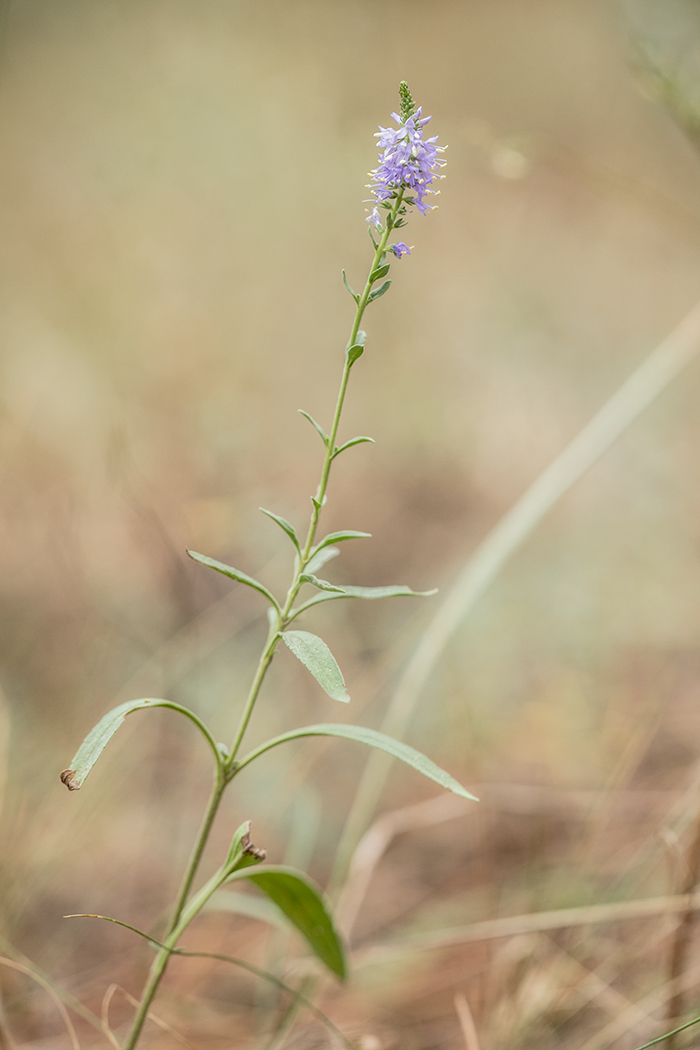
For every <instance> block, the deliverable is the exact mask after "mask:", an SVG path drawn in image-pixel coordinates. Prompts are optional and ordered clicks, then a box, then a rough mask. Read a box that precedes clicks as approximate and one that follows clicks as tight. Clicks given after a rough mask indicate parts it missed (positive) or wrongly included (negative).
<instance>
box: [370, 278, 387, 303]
mask: <svg viewBox="0 0 700 1050" xmlns="http://www.w3.org/2000/svg"><path fill="white" fill-rule="evenodd" d="M390 287H391V281H385V282H384V284H380V285H379V287H378V288H375V290H374V291H373V292H370V293H369V296H368V297H367V302H368V303H373V302H374V300H375V299H379V298H380V297H381V296H382V295H384V294H385V293H386V292H388V291H389V289H390Z"/></svg>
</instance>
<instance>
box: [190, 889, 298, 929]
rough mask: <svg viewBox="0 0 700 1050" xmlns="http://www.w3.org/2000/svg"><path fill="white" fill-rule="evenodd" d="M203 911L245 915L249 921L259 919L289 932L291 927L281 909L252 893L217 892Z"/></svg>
mask: <svg viewBox="0 0 700 1050" xmlns="http://www.w3.org/2000/svg"><path fill="white" fill-rule="evenodd" d="M203 911H227V912H231V913H232V914H233V915H245V916H246V917H247V918H249V919H259V920H260V922H266V923H268V924H269V925H271V926H279V927H280V928H281V929H283V930H288V929H289V925H288V923H287V920H286V919H285V918H284V916H283V915H281V914H280V911H279V908H275V906H274V905H273V904H272V903H271V901H269V900H266V899H265V898H264V897H257V896H254V895H253V894H252V893H236V892H235V891H233V890H217V891H216V893H214V894H213V895H212V897H210V899H209V900H208V901H207V903H206V904H205V905H204V908H203Z"/></svg>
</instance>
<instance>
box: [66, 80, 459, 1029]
mask: <svg viewBox="0 0 700 1050" xmlns="http://www.w3.org/2000/svg"><path fill="white" fill-rule="evenodd" d="M399 94H400V98H401V106H400V110H401V112H400V114H397V113H394V114H393V118H394V120H395V122H396V124H397V127H396V128H382V127H381V126H380V130H379V133H378V135H377V138H378V140H379V141H378V145H379V148H380V156H379V164H378V166H377V167H376V168H375V169H374V170H373V171H372V172H371V177H372V179H373V182H372V184H371V186H370V189H371V192H372V194H373V202H374V204H373V208H372V211H371V214H370V216H369V219H368V221H369V224H370V225H369V235H370V238H371V241H372V245H373V258H372V262H371V265H370V267H369V272H368V275H367V278H366V281H365V284H364V287H363V290H362V292H360V293H358V292H355V291H354V290H353V289H352V288H351V286H350V284H349V283H348V281H347V278H346V276H345V273H344V272H343V281H344V283H345V286H346V288H347V289H348V291H349V292H350V294H351V296H352V298H353V300H354V302H355V317H354V320H353V323H352V327H351V330H350V338H349V339H348V342H347V345H346V348H345V355H344V365H343V373H342V378H341V382H340V389H339V392H338V398H337V401H336V406H335V411H334V414H333V419H332V423H331V427H330V431H329V432H328V433H327V432H326V431H325V430H324V428H323V427H322V426H321V425H320V424H319V423H317V422H316V420H314V419H313V418H312V417H311V416H310V415H309V414H308V412H305V411H303V410H301V411H302V415H303V416H304V417H305V418H306V419H308V421H309V422H310V423H311V424H312V426H313V427H314V428H315V430H316V431H317V433H318V434H319V436H320V438H321V441H322V442H323V448H324V458H323V466H322V469H321V479H320V481H319V485H318V489H317V490H316V493H315V495H314V496H312V497H311V517H310V520H309V524H308V527H307V531H306V536H305V538H303V539H302V538H300V536H299V535H298V534H297V531H296V528H295V527H294V525H293V524H291V523H290V522H289V521H287V520H286V519H285V518H283V517H281V516H280V515H279V514H276V513H274V512H273V511H270V510H265V509H263V508H260V509H261V510H262V512H263V513H264V514H265V515H266V516H267V517H268V518H270V519H271V520H272V521H273V522H274V523H275V524H276V525H278V526H279V528H280V529H281V530H282V532H283V533H284V534H285V536H286V537H287V539H288V540H289V542H290V543H291V545H292V550H291V551H290V553H291V554H292V556H293V568H292V574H291V582H290V584H289V588H288V590H287V593H286V595H284V596H283V597H278V596H276V595H274V594H273V593H272V592H271V591H270V590H268V588H267V587H266V586H265V585H264V584H263V583H261V582H260V581H259V580H256V579H254V578H253V577H252V576H249V575H248V574H247V573H245V572H242V571H241V570H240V569H236V568H233V566H230V565H226V564H225V563H224V562H220V561H217V560H215V559H213V558H209V557H207V556H205V555H203V554H198V553H196V552H195V551H188V554H189V555H190V557H191V558H193V559H194V560H195V561H197V562H199V563H200V564H202V565H204V566H206V567H207V568H209V569H213V570H214V571H215V572H219V573H221V574H223V575H224V576H227V577H228V578H230V579H232V580H234V581H236V582H237V583H239V584H243V585H244V586H246V587H249V588H251V589H252V590H254V591H256V592H257V593H258V595H259V596H262V598H264V599H265V601H266V602H267V605H268V609H267V614H268V624H269V627H268V633H267V639H266V641H265V644H264V646H263V649H262V652H261V654H260V659H259V661H258V666H257V669H256V671H255V674H254V676H253V681H252V683H251V685H250V687H249V690H248V693H247V697H246V699H245V700H244V702H243V704H242V707H241V714H240V719H239V723H238V728H237V730H236V733H235V736H234V738H233V741H232V743H231V745H230V747H226V746H225V745H224V744H219V743H217V742H216V736H215V734H214V733H212V732H211V731H210V729H209V728H208V727H207V726H206V725H205V724H204V722H203V721H202V720H201V719H200V718H199V716H198V715H197V714H196V713H195V712H194V711H191V710H190V709H189V708H187V707H183V706H182V705H180V704H176V703H173V702H172V701H170V700H162V699H154V698H150V697H149V698H145V699H144V698H142V699H138V700H132V701H127V702H126V703H123V704H120V705H119V706H118V707H116V708H114V709H113V710H112V711H109V712H108V713H107V714H106V715H105V716H104V717H103V718H102V719H101V721H100V722H99V723H98V724H97V725H96V726H95V728H94V729H93V730H92V731H91V732H90V733H89V734H88V736H87V737H86V738H85V740H84V741H83V743H82V745H81V747H80V748H79V750H78V752H77V754H76V755H75V757H74V759H73V761H72V762H71V765H70V767H69V768H68V769H66V770H64V771H63V773H62V774H61V780H62V781H63V783H64V784H65V785H66V786H67V787H68V788H69V789H70V790H71V791H76V790H78V789H79V788H80V787H81V786H82V785H83V784H84V782H85V780H86V778H87V776H88V775H89V773H90V771H91V769H92V767H93V766H94V764H95V762H96V761H97V759H98V758H99V757H100V755H101V754H102V752H103V751H104V749H105V747H106V746H107V744H108V743H109V741H110V739H111V738H112V736H113V735H114V734H115V733H116V731H117V730H118V728H119V726H120V725H121V724H122V723H123V721H124V719H125V718H126V717H127V716H128V715H130V714H132V713H133V712H134V711H138V710H145V709H147V708H149V707H163V708H166V709H169V710H172V711H176V712H178V713H179V714H181V715H184V716H185V717H186V718H188V719H189V721H190V722H191V723H192V724H193V725H195V726H196V727H197V729H199V731H200V733H201V734H202V735H203V736H204V738H205V740H206V741H207V744H208V745H209V748H210V751H211V754H212V756H213V760H214V784H213V788H212V793H211V797H210V800H209V804H208V807H207V810H206V813H205V815H204V818H203V821H202V826H201V828H200V832H199V835H198V838H197V840H196V842H195V843H194V846H193V848H192V853H191V855H190V860H189V863H188V865H187V869H186V871H185V874H184V877H183V880H182V884H181V887H180V891H179V893H178V897H177V900H176V901H175V903H174V905H173V908H172V914H171V918H170V922H169V925H168V927H167V930H166V932H165V934H164V935H163V937H162V939H161V940H158V941H155V940H154V939H153V938H152V937H150V936H149V934H142V936H144V937H146V939H147V940H149V941H150V943H151V945H152V946H155V947H156V948H157V952H156V956H155V959H154V961H153V963H152V965H151V969H150V972H149V975H148V979H147V981H146V984H145V986H144V989H143V992H142V995H141V1001H140V1004H139V1007H138V1010H137V1013H136V1016H135V1018H134V1022H133V1026H132V1029H131V1032H130V1035H129V1037H128V1039H127V1041H126V1043H125V1050H134V1047H135V1046H136V1044H137V1043H138V1041H139V1038H140V1035H141V1031H142V1029H143V1025H144V1022H145V1020H146V1018H147V1016H148V1011H149V1009H150V1005H151V1003H152V1001H153V999H154V997H155V995H156V992H157V990H158V986H159V984H160V982H161V980H162V978H163V975H164V973H165V970H166V968H167V966H168V963H169V962H170V959H171V957H172V956H173V955H177V954H179V952H180V949H179V948H178V944H179V941H180V938H181V936H182V934H183V933H184V931H185V930H186V929H187V927H188V926H189V924H190V923H191V922H192V921H193V919H194V918H195V917H196V916H197V915H198V914H199V912H200V911H201V910H202V908H203V907H204V906H205V905H206V904H207V902H208V901H209V900H210V898H211V897H212V896H213V894H214V893H215V892H217V891H218V890H219V889H220V887H222V886H223V885H224V884H225V883H229V882H234V881H240V880H241V879H247V880H250V881H251V882H252V883H253V884H254V885H255V886H256V887H257V888H258V889H259V890H261V891H262V892H263V893H264V894H266V895H267V897H268V898H269V899H270V900H271V901H272V902H273V903H274V904H275V905H277V907H278V908H279V909H281V911H282V912H283V914H284V915H285V916H286V918H287V920H288V921H289V922H290V923H291V924H292V925H293V926H295V927H296V928H297V930H298V931H299V932H300V933H301V934H302V936H303V937H304V938H305V939H306V941H307V943H308V946H309V947H310V949H311V950H312V951H313V952H314V954H315V955H316V956H317V957H318V959H319V960H320V961H321V962H322V963H323V964H324V965H325V966H326V967H327V969H329V970H330V971H331V973H333V974H335V976H337V977H339V978H340V979H341V980H342V979H344V978H345V977H346V976H347V968H346V962H345V954H344V948H343V945H342V942H341V940H340V937H339V935H338V933H337V931H336V929H335V925H334V922H333V917H332V915H331V913H330V909H329V906H328V902H327V901H326V899H325V897H324V895H323V893H322V892H321V890H320V889H319V888H318V887H317V886H316V885H315V884H314V883H313V882H312V881H311V880H310V879H309V878H308V876H306V875H304V874H303V873H302V872H297V871H294V870H293V869H291V868H287V867H281V866H279V865H265V864H262V862H263V861H264V860H265V851H264V850H263V849H260V848H258V847H257V846H254V845H253V844H252V842H251V840H250V837H249V827H250V824H249V822H248V821H244V823H242V824H241V826H240V827H239V828H238V830H237V831H236V832H235V834H234V835H233V838H232V842H231V846H230V849H229V851H228V855H227V856H226V858H225V860H224V861H223V863H222V864H221V865H220V867H219V868H218V870H217V871H216V872H215V873H214V874H213V875H212V876H211V877H210V879H209V881H208V882H206V883H205V884H204V885H203V886H202V887H201V888H200V889H199V890H197V891H196V892H193V886H194V882H195V879H196V877H197V874H198V871H199V866H200V861H201V859H202V855H203V853H204V848H205V846H206V844H207V841H208V838H209V835H210V832H211V828H212V825H213V823H214V820H215V818H216V815H217V812H218V810H219V806H220V803H221V799H222V797H223V794H224V792H225V791H226V789H227V788H228V786H229V785H230V783H231V782H232V781H233V780H234V778H235V777H236V776H237V775H238V774H239V773H240V772H241V771H242V770H243V769H244V768H245V767H246V766H248V765H250V763H251V762H253V761H255V760H257V759H258V758H259V757H260V756H261V755H263V754H265V753H266V752H267V751H270V750H272V749H274V748H276V747H278V746H279V745H280V744H284V743H287V742H289V741H292V740H297V739H301V738H303V737H310V736H333V737H337V738H340V739H347V740H353V741H355V742H357V743H362V744H366V745H368V746H370V747H373V748H377V749H379V750H380V751H384V752H386V753H387V754H390V755H392V756H393V757H394V758H399V759H401V760H402V761H403V762H405V763H406V764H408V765H410V766H412V767H413V768H414V769H416V770H417V771H418V772H420V773H422V774H423V775H424V776H426V777H428V778H429V779H431V780H433V781H434V782H435V783H437V784H439V785H440V786H441V787H444V788H447V789H449V790H450V791H453V792H455V794H457V795H461V796H462V797H464V798H468V799H473V798H474V796H473V795H470V794H469V792H467V791H466V790H465V789H464V788H463V787H462V786H461V785H460V784H459V783H457V781H456V780H454V779H453V778H452V777H451V776H450V775H449V774H448V773H446V772H445V770H443V769H440V768H439V766H436V765H435V763H434V762H432V761H431V760H430V759H429V758H427V757H426V756H425V755H423V754H421V752H419V751H417V750H416V749H415V748H412V747H409V746H408V745H407V744H404V743H402V742H400V741H398V740H395V739H394V738H393V737H390V736H387V735H386V734H384V733H379V732H377V731H376V730H374V729H369V728H366V727H364V726H353V725H348V724H345V723H322V724H319V725H311V726H302V727H300V728H296V729H292V730H290V731H288V732H286V733H283V734H281V735H280V736H277V737H275V738H273V739H271V740H268V741H266V742H265V743H263V744H261V745H260V746H259V747H257V748H255V749H254V750H253V751H250V752H249V753H248V754H247V755H244V756H243V757H242V758H239V757H238V753H239V751H240V748H241V745H242V743H243V739H244V737H245V734H246V730H247V728H248V725H249V722H250V719H251V717H252V715H253V711H254V708H255V705H256V703H257V701H258V697H259V696H260V692H261V688H262V685H263V683H264V681H265V677H266V674H267V670H268V668H269V666H270V664H271V662H272V660H273V658H274V656H275V654H276V651H277V649H278V646H279V643H280V642H281V641H284V643H285V645H286V647H287V648H288V649H289V651H290V652H291V653H292V654H293V655H294V656H295V657H296V658H297V659H298V660H299V661H300V662H301V663H302V664H303V665H304V666H305V667H306V668H307V670H308V671H309V672H310V674H311V675H312V676H313V677H314V678H315V679H316V681H317V682H318V684H319V685H320V686H321V688H322V689H323V690H324V691H325V692H326V694H327V695H328V696H329V697H330V698H331V699H333V700H338V701H342V702H347V701H349V699H350V697H349V696H348V694H347V690H346V687H345V682H344V679H343V675H342V673H341V670H340V668H339V667H338V664H337V662H336V660H335V658H334V656H333V654H332V653H331V651H330V649H329V648H328V646H327V645H326V643H325V642H324V641H323V639H322V638H319V637H318V636H317V635H314V634H311V633H309V632H308V631H300V630H298V629H296V627H295V629H294V630H290V627H291V625H292V623H293V622H294V621H295V620H296V619H297V618H298V617H299V616H301V615H302V614H303V613H304V612H305V611H306V610H307V609H309V608H311V607H312V606H315V605H320V604H322V603H324V602H329V601H338V600H340V599H351V598H355V599H365V600H366V599H370V600H372V599H378V598H389V597H400V596H412V597H419V596H425V595H427V594H433V593H435V592H434V591H429V592H424V594H423V595H420V594H419V593H418V592H416V591H412V590H411V588H410V587H404V586H396V585H390V586H385V587H356V586H346V585H343V584H335V583H330V582H328V581H327V580H324V579H321V578H320V577H319V576H318V575H317V574H318V573H319V572H320V571H321V569H322V568H323V566H324V565H325V564H326V562H328V561H329V560H330V559H331V558H333V557H334V556H335V555H336V554H338V553H340V551H339V548H338V544H340V543H343V542H345V541H348V540H352V539H361V538H366V537H367V535H368V534H367V533H364V532H357V531H356V530H351V529H348V530H344V531H340V532H334V533H331V534H329V535H327V536H325V537H323V538H322V539H320V540H318V539H317V531H318V526H319V520H320V516H321V512H322V508H323V506H324V504H325V502H326V493H327V488H328V481H329V477H330V472H331V468H332V465H333V463H334V462H335V460H336V459H337V457H338V456H339V455H340V454H341V453H342V452H344V451H346V450H347V449H349V448H352V447H354V446H356V445H359V444H362V443H363V442H366V441H371V440H372V438H368V437H355V438H350V439H349V440H347V441H345V442H343V443H342V444H340V445H338V444H337V440H338V430H339V426H340V418H341V414H342V410H343V404H344V401H345V395H346V392H347V386H348V381H349V378H350V373H351V370H352V368H353V366H354V364H355V363H356V362H357V361H358V360H359V358H360V357H361V356H362V354H363V353H364V350H365V339H366V335H365V332H364V331H362V330H361V329H360V324H361V322H362V318H363V315H364V313H365V310H366V309H367V307H368V306H369V304H370V303H372V302H374V301H375V300H376V299H379V298H380V297H381V296H383V295H384V294H385V293H386V292H387V291H388V290H389V287H390V285H391V281H390V280H384V278H385V277H386V275H387V274H388V273H389V270H390V264H389V263H388V262H387V256H388V254H389V253H392V254H393V255H394V256H395V257H396V258H398V259H400V258H401V257H402V256H403V255H406V254H410V249H409V247H408V246H407V245H406V244H405V243H404V242H403V241H397V242H395V243H393V244H390V243H389V242H390V238H391V236H392V234H393V233H394V231H395V230H397V229H399V228H401V227H402V226H405V225H406V222H407V217H408V214H409V209H410V208H411V207H413V206H414V205H415V207H416V208H417V209H418V212H419V213H420V214H422V215H425V214H426V213H427V212H428V211H429V210H430V208H431V206H430V205H429V204H427V203H426V199H425V198H426V195H427V194H429V193H435V192H436V191H435V190H433V189H432V188H431V186H432V183H433V181H434V180H435V179H437V178H441V177H442V176H441V175H439V174H438V172H437V169H438V168H439V167H441V166H442V164H443V163H444V162H443V161H441V160H440V159H439V154H440V153H441V152H442V149H443V147H441V146H437V145H436V142H437V136H435V137H432V138H428V139H426V138H424V135H423V129H424V128H425V126H426V124H427V123H428V121H429V120H430V117H421V109H420V108H418V109H416V106H415V104H414V102H413V99H412V97H411V93H410V91H409V89H408V86H407V85H406V84H405V83H402V84H401V86H400V88H399ZM380 208H381V209H382V212H383V214H380V211H379V209H380ZM378 282H381V283H378ZM304 588H307V590H306V591H305V592H304V594H302V591H303V589H304ZM308 589H310V591H309V590H308ZM261 865H262V866H261ZM100 917H101V918H105V916H100ZM111 921H116V922H120V920H111ZM121 924H122V925H124V924H123V923H121ZM128 928H129V929H134V928H133V927H130V926H129V927H128ZM135 932H137V933H141V931H138V930H136V931H135ZM258 974H259V975H262V976H266V977H267V978H268V979H270V980H271V981H273V983H274V982H275V981H277V984H278V986H279V981H278V980H277V979H276V978H275V977H274V976H272V975H264V974H263V972H262V971H258ZM287 991H289V989H287ZM292 994H296V993H294V992H293V990H292ZM300 999H303V997H302V996H300ZM304 1001H305V1000H304ZM307 1005H308V1004H307ZM310 1008H311V1009H313V1010H314V1011H315V1008H314V1007H310ZM316 1016H318V1011H316ZM329 1024H330V1022H329Z"/></svg>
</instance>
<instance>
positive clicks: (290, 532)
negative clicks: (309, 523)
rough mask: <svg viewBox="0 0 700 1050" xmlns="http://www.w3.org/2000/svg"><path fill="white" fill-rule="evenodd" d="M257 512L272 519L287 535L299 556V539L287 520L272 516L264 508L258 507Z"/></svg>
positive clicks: (269, 511)
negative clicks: (259, 511)
mask: <svg viewBox="0 0 700 1050" xmlns="http://www.w3.org/2000/svg"><path fill="white" fill-rule="evenodd" d="M258 510H261V511H262V513H263V514H266V515H267V517H268V518H272V520H273V521H274V522H276V523H277V524H278V525H279V527H280V528H281V529H282V531H283V532H286V533H287V535H288V536H289V538H290V540H291V541H292V543H293V544H294V546H295V547H296V550H297V553H298V554H301V547H300V546H299V539H298V537H297V534H296V530H295V528H294V526H293V525H291V524H290V523H289V522H288V521H287V519H286V518H283V517H282V516H281V515H280V514H273V513H272V511H271V510H265V508H264V507H258Z"/></svg>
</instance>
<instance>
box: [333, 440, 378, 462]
mask: <svg viewBox="0 0 700 1050" xmlns="http://www.w3.org/2000/svg"><path fill="white" fill-rule="evenodd" d="M365 441H370V442H371V443H372V444H374V438H369V437H356V438H351V439H350V441H346V442H345V444H344V445H341V446H340V448H337V449H336V450H335V452H334V453H333V459H335V457H336V456H339V455H340V453H341V452H345V449H346V448H352V446H353V445H362V444H363V443H364V442H365Z"/></svg>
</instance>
